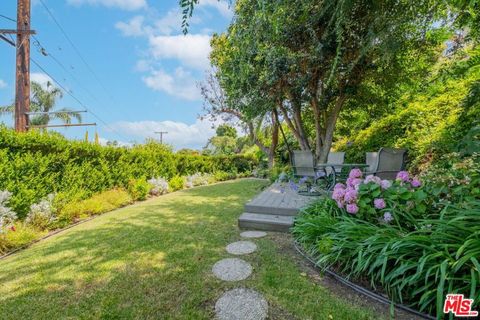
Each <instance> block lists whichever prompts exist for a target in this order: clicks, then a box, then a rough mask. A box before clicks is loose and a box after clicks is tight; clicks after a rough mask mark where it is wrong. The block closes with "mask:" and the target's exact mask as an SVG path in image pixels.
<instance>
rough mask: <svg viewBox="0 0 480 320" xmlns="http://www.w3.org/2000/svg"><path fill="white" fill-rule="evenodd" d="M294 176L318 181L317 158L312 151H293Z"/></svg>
mask: <svg viewBox="0 0 480 320" xmlns="http://www.w3.org/2000/svg"><path fill="white" fill-rule="evenodd" d="M292 168H293V174H294V175H295V176H298V177H309V178H313V180H314V181H316V180H317V178H318V177H317V175H316V172H315V157H314V155H313V153H312V152H311V151H302V150H293V152H292Z"/></svg>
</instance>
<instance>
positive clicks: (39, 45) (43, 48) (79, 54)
mask: <svg viewBox="0 0 480 320" xmlns="http://www.w3.org/2000/svg"><path fill="white" fill-rule="evenodd" d="M40 3H41V4H42V5H43V7H44V8H45V10H46V11H47V13H48V15H49V16H50V17H51V18H52V20H53V21H54V22H55V24H56V26H57V27H58V28H59V29H60V31H61V32H62V34H63V36H64V37H65V38H66V39H67V41H68V42H69V43H70V45H71V46H72V47H73V49H74V50H75V52H76V54H77V55H78V56H79V57H80V59H81V60H82V62H83V63H84V64H85V66H86V67H87V69H88V70H89V71H90V73H92V75H93V76H94V77H95V79H96V80H97V81H98V82H99V83H100V85H101V86H102V88H103V90H104V91H105V93H106V94H107V96H109V98H111V99H112V100H113V97H112V96H111V95H110V94H109V93H108V90H107V89H106V88H105V86H104V85H103V83H102V82H101V80H100V79H99V77H98V76H97V74H96V73H95V72H94V71H93V69H92V68H91V67H90V65H89V64H88V62H87V61H86V60H85V59H84V58H83V56H82V54H81V53H80V50H78V48H77V47H76V46H75V44H74V43H73V41H72V40H71V39H70V37H69V36H68V35H67V33H66V32H65V30H64V29H63V27H62V26H61V25H60V23H59V22H58V20H57V19H56V18H55V16H54V15H53V13H52V12H51V11H50V9H49V8H48V7H47V5H46V4H45V3H44V2H43V1H42V0H40ZM0 17H2V18H4V19H6V20H9V21H11V22H17V21H16V20H15V19H13V18H10V17H8V16H5V15H3V14H0ZM9 36H10V39H11V40H12V41H14V40H13V37H12V35H10V34H9ZM32 38H33V39H34V40H35V41H36V43H34V45H35V46H37V49H38V51H39V53H40V54H42V55H43V56H48V57H50V58H51V59H52V60H54V61H55V62H56V63H57V64H58V65H59V66H60V67H61V68H62V69H63V70H64V71H65V72H67V73H68V74H69V75H70V76H71V77H72V78H73V79H74V80H75V81H76V82H77V84H79V85H80V86H81V87H82V89H83V90H85V91H86V92H87V93H88V94H89V95H90V96H92V97H93V98H94V99H95V100H96V101H98V100H97V98H96V97H95V96H94V95H93V94H92V93H91V92H90V91H89V90H88V89H86V88H85V87H83V85H81V82H80V81H78V79H77V78H76V77H75V76H74V74H73V73H72V72H71V71H69V70H68V68H66V67H65V65H64V64H63V63H62V62H61V61H60V60H59V59H57V58H56V57H55V56H54V55H52V53H50V52H48V51H47V50H46V49H45V47H44V46H43V45H42V44H41V43H40V41H39V40H38V38H37V37H35V36H34V35H32ZM22 45H23V43H21V44H20V47H21V46H22ZM30 60H31V61H32V62H33V63H34V64H35V65H36V66H37V67H38V68H39V69H40V70H41V71H42V72H44V73H45V74H46V75H47V76H49V77H50V78H51V79H52V80H53V81H54V82H55V83H56V84H57V85H58V86H59V87H60V88H61V89H62V90H63V91H64V92H65V93H67V94H68V95H69V96H71V97H72V98H73V99H74V100H75V101H76V102H78V103H79V104H80V105H81V106H82V107H83V108H85V110H87V111H88V112H89V113H91V114H92V115H93V116H94V117H95V118H96V119H97V120H98V121H100V122H101V123H102V124H104V125H105V127H107V128H108V129H110V130H111V131H112V132H114V133H115V134H116V135H118V136H119V137H120V138H122V139H125V140H127V141H128V138H126V137H125V136H123V135H122V134H120V133H119V132H118V131H116V130H115V129H114V128H112V127H111V126H109V125H108V124H107V123H106V122H105V121H104V120H103V119H102V118H100V117H99V116H98V115H97V114H96V113H95V112H93V111H92V110H91V109H90V108H88V107H87V106H86V105H85V104H84V103H83V102H82V101H81V100H80V99H78V98H77V97H76V96H75V95H74V94H73V93H72V91H71V90H68V89H67V88H65V87H64V86H63V85H62V84H61V83H60V82H59V81H58V80H56V79H55V78H54V77H53V76H52V75H51V74H50V73H49V72H47V71H46V70H45V68H43V67H42V66H41V65H40V64H39V63H38V62H37V61H36V60H35V59H33V58H32V57H30Z"/></svg>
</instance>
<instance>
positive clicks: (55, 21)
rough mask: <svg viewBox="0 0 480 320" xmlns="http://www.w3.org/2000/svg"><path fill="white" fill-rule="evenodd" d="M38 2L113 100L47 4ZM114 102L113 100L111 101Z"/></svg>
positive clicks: (41, 0)
mask: <svg viewBox="0 0 480 320" xmlns="http://www.w3.org/2000/svg"><path fill="white" fill-rule="evenodd" d="M40 3H41V4H42V6H43V7H44V8H45V10H46V11H47V13H48V15H49V16H50V17H51V18H52V20H53V22H54V23H55V24H56V26H57V27H58V29H60V31H61V33H62V34H63V36H64V37H65V39H67V41H68V43H69V44H70V45H71V46H72V48H73V50H74V51H75V53H76V54H77V55H78V56H79V58H80V59H81V60H82V62H83V63H84V64H85V66H86V67H87V69H88V71H90V73H91V74H92V75H93V77H94V78H95V80H97V82H98V83H99V84H100V86H101V87H102V88H103V90H104V91H105V93H106V95H107V96H108V97H109V98H110V99H111V100H112V101H113V100H114V99H113V96H112V95H111V94H110V93H109V91H108V89H107V88H106V87H105V85H104V84H103V82H102V81H101V80H100V78H99V77H98V76H97V74H96V72H95V71H94V70H93V68H92V67H91V66H90V64H88V62H87V61H86V60H85V58H83V56H82V54H81V53H80V50H79V49H78V48H77V46H76V45H75V44H74V43H73V41H72V40H71V39H70V37H69V36H68V35H67V33H66V32H65V30H64V29H63V27H62V26H61V25H60V23H59V22H58V20H57V19H56V18H55V16H54V15H53V13H52V12H51V11H50V9H49V8H48V7H47V5H46V4H45V2H44V1H43V0H40ZM113 102H115V101H113Z"/></svg>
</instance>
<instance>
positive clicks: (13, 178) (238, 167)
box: [0, 126, 257, 218]
mask: <svg viewBox="0 0 480 320" xmlns="http://www.w3.org/2000/svg"><path fill="white" fill-rule="evenodd" d="M256 165H257V160H256V159H255V158H254V157H246V156H239V155H235V156H228V157H225V156H221V157H210V156H203V155H185V154H175V153H173V152H172V150H171V149H170V148H169V147H166V146H164V145H161V144H158V143H154V142H149V143H147V144H144V145H136V146H133V147H131V148H126V147H112V146H100V145H96V144H91V143H87V142H83V141H71V140H67V139H66V138H64V137H63V136H61V135H60V134H58V133H46V132H39V131H35V130H32V131H29V132H27V133H21V134H19V133H15V132H14V131H13V130H11V129H7V128H6V127H5V126H0V176H1V177H2V179H0V190H8V191H10V192H11V193H13V196H12V198H11V199H10V203H9V206H10V207H11V208H12V210H13V211H15V212H17V214H18V216H19V217H20V218H23V217H25V216H26V215H27V213H28V212H29V211H30V206H31V205H32V204H34V203H38V202H39V201H40V200H41V199H43V198H45V197H46V196H47V195H48V194H50V193H56V194H62V197H65V198H68V199H70V200H71V199H77V198H83V199H85V198H88V197H91V196H92V195H94V194H96V193H99V192H102V191H106V190H110V189H112V188H115V187H120V188H128V186H129V182H130V180H131V179H137V178H138V177H164V178H165V179H167V180H169V179H171V178H172V177H174V176H176V175H179V176H187V175H192V174H194V173H196V172H202V173H214V172H216V171H225V172H229V173H238V174H243V173H247V172H252V171H253V169H255V167H256Z"/></svg>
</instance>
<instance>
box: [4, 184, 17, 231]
mask: <svg viewBox="0 0 480 320" xmlns="http://www.w3.org/2000/svg"><path fill="white" fill-rule="evenodd" d="M11 196H12V193H11V192H8V191H6V190H5V191H0V234H2V233H5V232H6V230H7V229H8V228H10V227H12V226H13V222H14V221H15V220H17V214H16V213H15V212H14V211H13V210H12V209H10V208H9V207H7V204H8V201H9V200H10V197H11Z"/></svg>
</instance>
